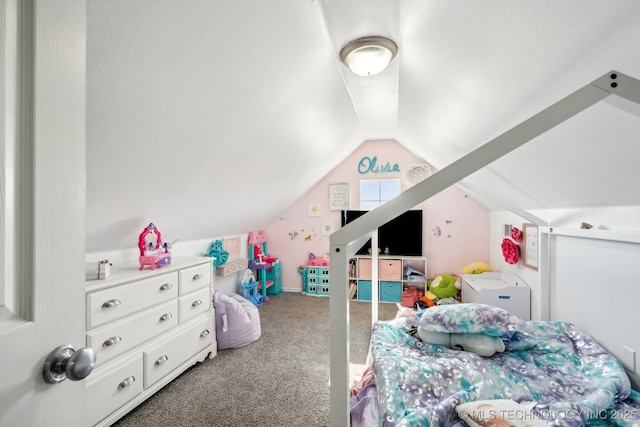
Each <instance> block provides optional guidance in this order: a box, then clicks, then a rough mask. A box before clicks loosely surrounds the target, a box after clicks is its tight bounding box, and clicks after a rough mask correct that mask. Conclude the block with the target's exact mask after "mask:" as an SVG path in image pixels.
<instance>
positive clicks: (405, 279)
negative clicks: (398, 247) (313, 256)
mask: <svg viewBox="0 0 640 427" xmlns="http://www.w3.org/2000/svg"><path fill="white" fill-rule="evenodd" d="M378 263H379V264H378V265H379V267H378V296H379V298H378V299H379V300H380V301H381V302H401V296H402V292H403V291H404V290H405V289H407V287H415V288H418V290H420V291H422V293H423V294H424V293H426V285H427V283H426V278H427V259H426V258H424V257H401V256H380V257H378ZM298 271H299V273H300V274H301V275H302V292H303V293H305V294H307V295H321V296H328V295H329V291H330V289H331V286H330V274H331V273H330V268H329V267H315V266H306V267H305V268H302V269H300V270H298ZM349 286H350V287H351V286H353V287H355V288H356V290H355V292H353V295H354V298H355V299H357V300H359V301H371V289H372V288H371V286H372V281H371V257H367V256H362V257H360V256H359V257H355V258H352V259H351V260H349Z"/></svg>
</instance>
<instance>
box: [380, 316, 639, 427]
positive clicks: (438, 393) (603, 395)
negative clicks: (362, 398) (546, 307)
mask: <svg viewBox="0 0 640 427" xmlns="http://www.w3.org/2000/svg"><path fill="white" fill-rule="evenodd" d="M428 310H429V309H427V310H426V311H428ZM430 320H432V321H433V319H430ZM416 326H417V324H416V319H415V318H414V319H407V320H406V321H399V319H396V320H394V321H391V322H377V323H376V324H375V325H374V327H373V331H372V338H371V357H372V363H373V368H374V373H375V384H376V387H377V390H378V406H379V421H380V425H382V426H452V425H465V424H464V423H463V422H462V420H461V419H460V418H459V417H458V414H457V413H456V411H455V408H456V406H457V405H459V404H462V403H465V402H472V401H477V400H486V399H511V400H513V401H515V402H518V403H522V404H526V405H528V407H529V408H531V411H532V412H533V413H534V414H535V415H536V417H538V418H539V419H540V420H542V422H544V423H546V424H548V425H562V426H583V425H621V426H633V425H636V426H638V425H640V409H639V408H640V394H638V393H637V392H635V391H633V390H631V386H630V382H629V378H628V376H627V375H626V373H625V371H624V368H623V367H622V366H621V364H620V363H619V362H618V361H617V360H616V359H615V357H613V356H612V355H611V354H610V353H608V352H607V351H606V350H605V349H604V348H603V347H602V346H600V345H599V344H598V343H597V342H596V341H595V340H594V339H593V338H591V337H590V336H589V335H587V334H586V333H584V332H583V331H581V330H580V329H579V328H578V327H576V326H575V325H573V324H570V323H564V322H541V321H527V322H525V321H520V322H519V323H518V324H517V329H516V330H512V331H510V332H509V333H508V334H504V336H503V338H504V341H505V344H506V350H505V351H504V352H502V353H496V354H495V355H494V356H492V357H481V356H478V355H476V354H474V353H469V352H465V351H457V350H451V349H449V348H446V347H443V346H439V345H434V344H427V343H423V342H422V341H421V340H420V339H419V338H418V337H417V336H414V335H412V334H411V333H410V331H412V330H415V327H416ZM459 326H460V325H458V327H459ZM462 328H463V329H462V330H459V331H458V332H467V331H465V330H464V326H463V327H462ZM511 328H512V327H511ZM468 332H477V328H476V329H474V330H471V329H470V330H469V331H468Z"/></svg>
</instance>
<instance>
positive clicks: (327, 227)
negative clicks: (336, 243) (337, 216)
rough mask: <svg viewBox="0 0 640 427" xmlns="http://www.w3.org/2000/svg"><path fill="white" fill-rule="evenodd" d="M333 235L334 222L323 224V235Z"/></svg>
mask: <svg viewBox="0 0 640 427" xmlns="http://www.w3.org/2000/svg"><path fill="white" fill-rule="evenodd" d="M331 233H333V222H331V221H327V222H323V223H322V230H321V234H322V235H323V236H329V235H330V234H331Z"/></svg>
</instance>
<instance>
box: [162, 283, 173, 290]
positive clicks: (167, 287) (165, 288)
mask: <svg viewBox="0 0 640 427" xmlns="http://www.w3.org/2000/svg"><path fill="white" fill-rule="evenodd" d="M171 288H173V286H171V283H165V284H164V285H162V286H160V290H161V291H168V290H169V289H171Z"/></svg>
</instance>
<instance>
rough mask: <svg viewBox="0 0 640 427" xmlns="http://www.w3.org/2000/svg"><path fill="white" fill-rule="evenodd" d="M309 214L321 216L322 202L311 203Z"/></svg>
mask: <svg viewBox="0 0 640 427" xmlns="http://www.w3.org/2000/svg"><path fill="white" fill-rule="evenodd" d="M307 215H308V216H320V204H319V203H309V210H308V211H307Z"/></svg>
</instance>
